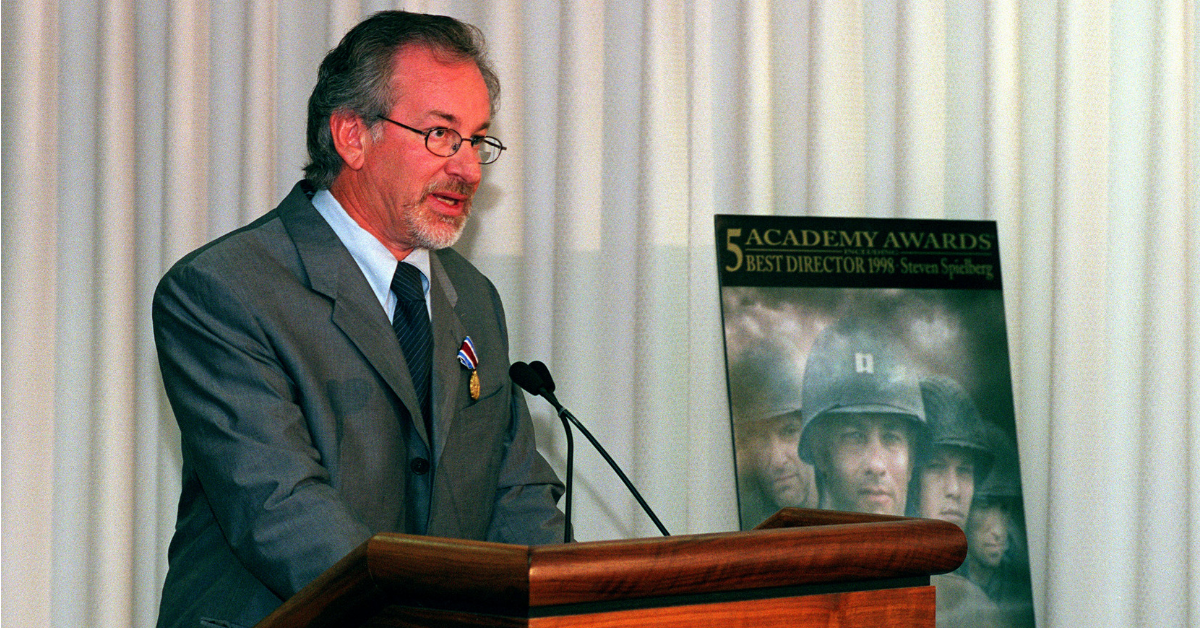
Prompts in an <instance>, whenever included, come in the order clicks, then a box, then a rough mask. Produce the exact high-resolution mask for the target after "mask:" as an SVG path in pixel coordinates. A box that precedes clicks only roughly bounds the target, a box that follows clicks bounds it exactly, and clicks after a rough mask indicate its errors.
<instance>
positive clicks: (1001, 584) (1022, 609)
mask: <svg viewBox="0 0 1200 628" xmlns="http://www.w3.org/2000/svg"><path fill="white" fill-rule="evenodd" d="M716 228H717V229H716V233H717V252H718V260H719V261H718V263H719V274H720V281H721V310H722V318H723V321H724V329H725V359H726V369H727V371H726V372H727V377H728V384H729V404H730V416H731V418H732V424H733V426H732V427H733V442H734V449H735V451H734V456H735V461H736V470H737V490H738V506H739V513H740V520H741V527H742V529H751V528H753V527H755V526H757V525H758V524H759V523H761V522H762V521H763V520H765V519H766V518H767V517H769V516H770V515H772V514H774V513H775V512H776V511H778V510H779V509H780V508H784V507H788V506H798V507H806V508H825V509H832V510H843V511H854V512H868V513H877V514H890V515H903V516H916V517H925V518H931V519H942V520H945V521H950V522H952V523H954V524H956V525H958V526H959V527H961V528H962V529H963V530H964V532H965V533H966V536H967V542H968V555H967V559H966V560H965V561H964V563H963V565H962V567H960V568H959V569H958V570H956V571H955V572H953V573H950V574H945V575H939V576H933V577H932V578H931V581H932V583H933V584H934V585H935V586H936V587H937V602H938V610H937V613H938V620H937V625H938V626H939V627H948V626H1013V627H1016V626H1020V627H1025V626H1033V625H1034V618H1033V605H1032V591H1031V588H1030V579H1029V556H1028V545H1027V542H1026V528H1025V513H1024V506H1023V501H1022V498H1021V480H1020V478H1021V474H1020V466H1019V460H1018V456H1017V441H1016V426H1015V417H1014V414H1013V399H1012V382H1011V376H1010V371H1009V357H1008V342H1007V335H1006V330H1005V323H1004V299H1003V293H1002V290H1001V274H1000V251H999V246H998V239H997V237H996V226H995V223H994V222H984V221H952V220H905V219H869V218H861V219H860V218H817V217H765V216H728V215H721V216H717V217H716Z"/></svg>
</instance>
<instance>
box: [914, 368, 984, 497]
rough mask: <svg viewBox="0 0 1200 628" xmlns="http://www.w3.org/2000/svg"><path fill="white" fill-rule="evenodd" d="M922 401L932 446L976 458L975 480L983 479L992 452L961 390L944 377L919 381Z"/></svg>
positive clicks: (972, 405)
mask: <svg viewBox="0 0 1200 628" xmlns="http://www.w3.org/2000/svg"><path fill="white" fill-rule="evenodd" d="M920 385H921V399H922V401H923V402H924V404H925V423H926V425H927V426H928V429H929V441H928V442H929V444H930V445H932V446H939V445H941V446H947V447H961V448H963V449H966V450H968V451H970V452H971V453H972V454H974V456H975V471H976V476H977V477H979V478H984V477H986V476H987V473H988V469H989V468H990V467H991V464H992V456H993V449H992V447H991V446H990V444H989V442H988V437H987V434H986V433H985V432H984V427H983V417H981V416H980V414H979V409H978V408H977V407H976V406H975V402H973V401H971V396H970V395H968V394H967V391H965V390H963V388H962V386H960V385H959V384H958V382H956V381H954V380H953V379H951V378H949V377H946V376H945V375H932V376H929V377H924V378H921V384H920Z"/></svg>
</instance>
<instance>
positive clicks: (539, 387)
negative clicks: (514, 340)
mask: <svg viewBox="0 0 1200 628" xmlns="http://www.w3.org/2000/svg"><path fill="white" fill-rule="evenodd" d="M508 374H509V377H511V378H512V380H513V381H514V382H516V384H517V385H518V386H520V387H521V388H524V389H525V390H526V392H528V393H529V394H531V395H535V396H541V397H544V398H545V399H546V401H549V402H550V405H552V406H554V409H555V410H557V411H558V418H559V419H561V420H562V422H563V427H564V428H566V430H567V478H568V485H567V486H568V488H567V491H568V492H567V497H568V501H567V505H568V507H569V506H570V477H571V428H570V426H569V425H568V424H567V421H570V422H571V425H574V426H575V427H576V428H578V429H579V431H580V432H582V433H583V435H584V436H585V437H587V439H588V440H589V441H590V442H591V443H592V446H593V447H595V448H596V451H598V452H600V455H601V456H602V457H603V458H604V461H605V462H607V463H608V466H610V467H612V470H613V471H615V472H616V474H617V477H619V478H621V481H622V482H624V483H625V487H626V488H628V489H629V492H630V493H632V494H633V497H634V499H636V500H637V502H638V504H640V505H641V507H642V510H644V511H646V514H647V515H649V516H650V520H651V521H653V522H654V525H655V526H657V527H658V531H659V532H661V533H662V535H663V536H671V533H670V532H667V528H666V527H665V526H663V524H662V522H661V521H659V520H658V516H657V515H655V514H654V511H653V510H651V508H650V505H649V504H647V503H646V500H645V499H643V498H642V494H641V493H639V492H638V490H637V488H636V487H634V485H633V482H630V481H629V477H628V476H626V475H625V472H624V471H622V470H621V467H620V466H619V465H617V462H616V461H615V460H613V459H612V456H610V455H608V452H607V451H605V450H604V447H603V446H602V445H600V442H599V441H597V440H596V437H594V436H592V433H591V432H589V431H588V429H587V428H586V427H584V426H583V423H580V422H579V419H577V418H575V415H573V414H571V411H570V410H567V409H566V408H564V407H563V406H562V404H560V403H559V402H558V399H557V398H555V396H554V380H553V379H552V378H551V377H550V369H548V368H546V365H545V364H542V363H541V362H538V361H534V362H532V363H530V364H525V363H524V362H514V363H513V365H512V366H511V367H509V369H508ZM570 525H571V519H570V517H569V516H568V517H567V527H568V529H569V528H570Z"/></svg>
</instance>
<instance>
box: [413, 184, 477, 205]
mask: <svg viewBox="0 0 1200 628" xmlns="http://www.w3.org/2000/svg"><path fill="white" fill-rule="evenodd" d="M434 194H457V195H460V196H465V197H467V200H468V201H469V200H471V198H473V197H474V196H475V186H473V185H471V184H469V183H467V182H466V181H463V180H461V179H450V180H448V181H434V182H432V183H430V184H429V185H427V186H425V193H424V195H423V196H432V195H434Z"/></svg>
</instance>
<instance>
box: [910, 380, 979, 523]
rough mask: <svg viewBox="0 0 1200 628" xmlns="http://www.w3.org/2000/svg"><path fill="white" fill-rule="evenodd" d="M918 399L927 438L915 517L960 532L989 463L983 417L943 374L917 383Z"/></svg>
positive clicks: (915, 486) (919, 472)
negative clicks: (951, 526) (946, 524)
mask: <svg viewBox="0 0 1200 628" xmlns="http://www.w3.org/2000/svg"><path fill="white" fill-rule="evenodd" d="M921 399H922V401H923V402H924V404H925V422H926V426H927V428H928V433H929V440H928V446H927V448H926V452H925V454H924V455H923V456H921V463H920V466H919V469H918V471H917V481H916V482H914V483H913V487H914V489H915V491H916V492H917V493H918V494H917V495H916V497H915V499H914V500H913V501H914V502H915V506H916V514H917V515H918V516H921V517H925V518H927V519H941V520H943V521H949V522H950V523H953V524H955V525H957V526H958V527H960V528H965V527H966V525H967V515H968V514H969V513H970V511H971V499H972V498H973V497H974V496H975V485H976V483H977V481H980V482H981V481H982V480H983V478H985V477H987V472H988V468H989V467H990V466H991V463H992V452H991V449H990V448H989V447H988V444H987V440H986V437H985V435H984V431H983V419H982V418H981V417H980V415H979V410H978V409H977V408H976V407H975V403H974V402H972V401H971V397H970V396H969V395H968V394H967V392H966V391H965V390H963V388H962V386H959V384H958V382H956V381H954V380H953V379H951V378H949V377H946V376H944V375H935V376H931V377H926V378H923V379H922V380H921Z"/></svg>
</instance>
